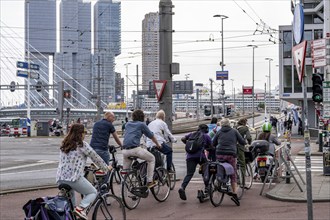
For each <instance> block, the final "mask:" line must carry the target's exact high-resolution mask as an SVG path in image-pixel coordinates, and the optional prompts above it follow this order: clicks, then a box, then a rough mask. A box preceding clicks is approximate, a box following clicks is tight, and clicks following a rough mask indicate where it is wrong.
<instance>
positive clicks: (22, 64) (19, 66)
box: [16, 61, 29, 69]
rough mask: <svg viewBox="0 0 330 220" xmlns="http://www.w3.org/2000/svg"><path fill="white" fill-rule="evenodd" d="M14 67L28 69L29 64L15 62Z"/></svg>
mask: <svg viewBox="0 0 330 220" xmlns="http://www.w3.org/2000/svg"><path fill="white" fill-rule="evenodd" d="M16 67H17V68H22V69H28V68H29V64H28V62H23V61H17V62H16Z"/></svg>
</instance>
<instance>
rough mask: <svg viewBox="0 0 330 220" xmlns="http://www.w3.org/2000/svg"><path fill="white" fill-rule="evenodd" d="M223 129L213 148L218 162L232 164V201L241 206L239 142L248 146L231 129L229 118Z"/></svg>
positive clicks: (216, 136) (222, 125) (225, 121)
mask: <svg viewBox="0 0 330 220" xmlns="http://www.w3.org/2000/svg"><path fill="white" fill-rule="evenodd" d="M220 124H221V129H220V130H219V131H218V132H217V133H216V135H215V136H214V139H213V141H212V143H213V146H216V155H217V160H224V161H227V162H228V163H229V164H231V165H232V166H233V168H234V174H233V175H231V176H230V179H231V181H230V182H231V187H232V189H233V195H232V198H231V200H233V201H234V202H235V204H236V205H238V206H239V205H240V202H239V200H238V197H237V193H236V192H237V183H236V182H237V177H236V171H237V162H236V158H237V142H238V143H239V144H241V145H246V142H245V140H244V139H243V137H242V136H241V135H240V134H239V133H238V131H237V130H236V129H233V128H231V127H230V122H229V120H228V119H227V118H225V119H222V120H221V122H220Z"/></svg>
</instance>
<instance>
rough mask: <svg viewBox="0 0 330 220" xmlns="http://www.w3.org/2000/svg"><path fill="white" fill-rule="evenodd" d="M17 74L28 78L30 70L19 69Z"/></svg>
mask: <svg viewBox="0 0 330 220" xmlns="http://www.w3.org/2000/svg"><path fill="white" fill-rule="evenodd" d="M16 75H17V76H19V77H24V78H28V72H27V71H22V70H17V72H16Z"/></svg>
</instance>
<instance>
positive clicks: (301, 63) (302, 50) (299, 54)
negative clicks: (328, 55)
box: [292, 41, 307, 82]
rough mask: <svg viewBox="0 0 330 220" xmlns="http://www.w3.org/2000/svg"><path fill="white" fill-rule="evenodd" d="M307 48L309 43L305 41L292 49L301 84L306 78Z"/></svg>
mask: <svg viewBox="0 0 330 220" xmlns="http://www.w3.org/2000/svg"><path fill="white" fill-rule="evenodd" d="M306 47H307V41H303V42H301V43H300V44H298V45H296V46H294V47H293V48H292V55H293V59H294V64H295V65H296V69H297V73H298V78H299V82H301V80H302V78H303V77H304V69H305V57H306Z"/></svg>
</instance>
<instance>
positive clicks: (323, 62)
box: [312, 58, 327, 68]
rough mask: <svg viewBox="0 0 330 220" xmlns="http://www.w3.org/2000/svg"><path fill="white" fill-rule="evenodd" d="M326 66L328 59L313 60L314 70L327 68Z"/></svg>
mask: <svg viewBox="0 0 330 220" xmlns="http://www.w3.org/2000/svg"><path fill="white" fill-rule="evenodd" d="M326 65H327V59H326V58H320V59H315V60H312V66H313V68H316V67H322V66H326Z"/></svg>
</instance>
